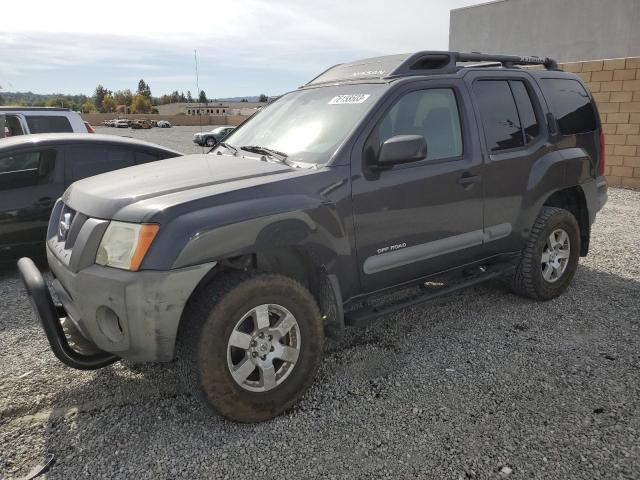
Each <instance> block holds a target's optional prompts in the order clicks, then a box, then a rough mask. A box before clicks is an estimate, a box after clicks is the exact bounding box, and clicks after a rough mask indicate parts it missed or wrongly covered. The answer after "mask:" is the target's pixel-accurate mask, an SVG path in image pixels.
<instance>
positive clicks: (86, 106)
mask: <svg viewBox="0 0 640 480" xmlns="http://www.w3.org/2000/svg"><path fill="white" fill-rule="evenodd" d="M103 103H104V101H103ZM80 111H81V112H82V113H96V112H97V110H96V106H95V105H94V104H93V102H90V101H89V100H87V101H86V102H84V103H83V104H82V106H81V107H80Z"/></svg>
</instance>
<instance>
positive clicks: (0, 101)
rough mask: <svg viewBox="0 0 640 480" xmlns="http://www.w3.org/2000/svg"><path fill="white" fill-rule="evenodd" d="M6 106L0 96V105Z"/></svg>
mask: <svg viewBox="0 0 640 480" xmlns="http://www.w3.org/2000/svg"><path fill="white" fill-rule="evenodd" d="M3 104H4V98H2V95H0V105H3Z"/></svg>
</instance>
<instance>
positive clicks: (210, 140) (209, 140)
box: [204, 137, 217, 147]
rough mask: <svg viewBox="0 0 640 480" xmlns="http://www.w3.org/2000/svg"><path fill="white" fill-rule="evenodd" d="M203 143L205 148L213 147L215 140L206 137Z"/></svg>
mask: <svg viewBox="0 0 640 480" xmlns="http://www.w3.org/2000/svg"><path fill="white" fill-rule="evenodd" d="M204 143H205V145H207V147H213V146H215V144H216V143H217V142H216V139H215V138H213V137H207V139H206V140H205V142H204Z"/></svg>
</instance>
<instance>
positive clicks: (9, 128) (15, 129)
mask: <svg viewBox="0 0 640 480" xmlns="http://www.w3.org/2000/svg"><path fill="white" fill-rule="evenodd" d="M4 134H5V136H7V137H15V136H16V135H24V131H23V130H22V124H21V123H20V119H19V118H18V117H16V116H15V115H7V117H6V118H5V124H4Z"/></svg>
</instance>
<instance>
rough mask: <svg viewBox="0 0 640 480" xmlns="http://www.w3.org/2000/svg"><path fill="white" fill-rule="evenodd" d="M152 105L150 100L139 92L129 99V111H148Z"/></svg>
mask: <svg viewBox="0 0 640 480" xmlns="http://www.w3.org/2000/svg"><path fill="white" fill-rule="evenodd" d="M152 108H153V106H152V105H151V100H149V99H148V98H147V97H146V96H144V95H141V94H136V95H134V96H133V98H132V99H131V113H149V112H150V111H151V109H152Z"/></svg>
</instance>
